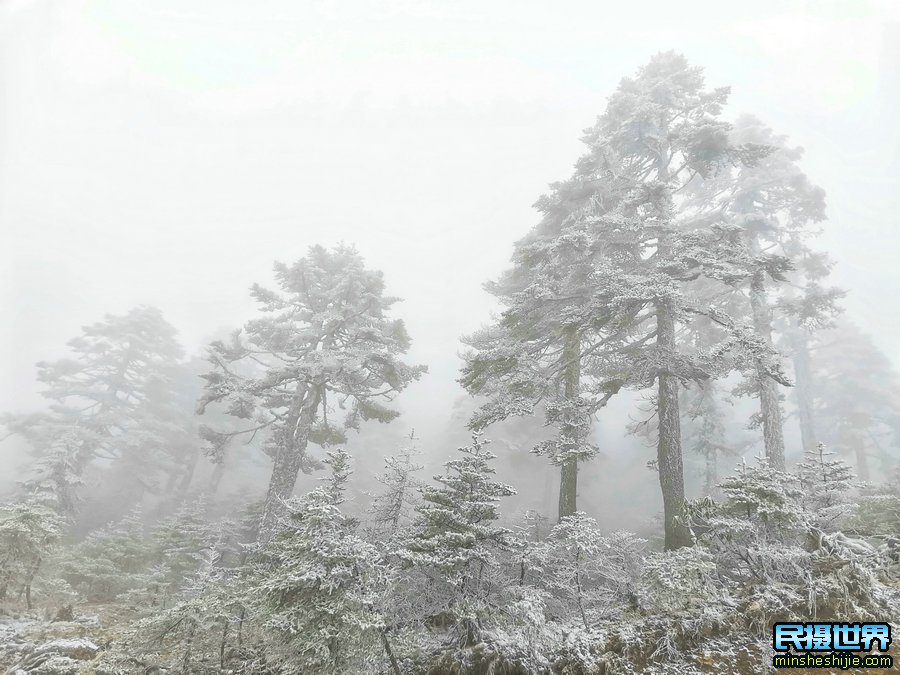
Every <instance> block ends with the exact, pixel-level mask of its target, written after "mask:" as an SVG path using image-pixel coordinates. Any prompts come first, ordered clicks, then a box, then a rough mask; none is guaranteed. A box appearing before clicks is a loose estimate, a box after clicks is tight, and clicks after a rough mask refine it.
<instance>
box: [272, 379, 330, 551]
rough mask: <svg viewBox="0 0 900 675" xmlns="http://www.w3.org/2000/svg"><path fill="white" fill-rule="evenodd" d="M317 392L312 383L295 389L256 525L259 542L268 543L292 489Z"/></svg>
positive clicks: (317, 404)
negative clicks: (258, 525) (264, 502)
mask: <svg viewBox="0 0 900 675" xmlns="http://www.w3.org/2000/svg"><path fill="white" fill-rule="evenodd" d="M320 396H321V393H320V392H319V390H318V389H317V388H315V387H312V388H304V389H303V390H302V391H300V392H298V393H297V395H296V398H295V402H294V405H293V406H292V409H291V411H290V413H289V415H288V417H287V419H286V420H285V426H284V431H283V433H282V434H281V439H280V442H279V443H278V452H277V454H276V455H275V465H274V466H273V467H272V477H271V478H270V480H269V490H268V492H267V493H266V504H265V507H264V510H263V516H262V521H261V522H260V527H259V542H260V543H261V544H263V545H265V544H268V543H269V542H270V541H272V538H273V537H274V536H275V533H276V531H277V530H278V520H279V518H280V517H281V515H282V514H283V513H284V510H285V509H284V502H285V500H287V499H288V498H290V496H291V494H293V492H294V486H295V485H296V484H297V476H298V475H299V474H300V469H301V467H302V466H303V460H304V458H305V456H306V446H307V444H308V443H309V431H310V427H311V426H312V423H313V421H315V416H316V410H317V408H318V407H319V401H320Z"/></svg>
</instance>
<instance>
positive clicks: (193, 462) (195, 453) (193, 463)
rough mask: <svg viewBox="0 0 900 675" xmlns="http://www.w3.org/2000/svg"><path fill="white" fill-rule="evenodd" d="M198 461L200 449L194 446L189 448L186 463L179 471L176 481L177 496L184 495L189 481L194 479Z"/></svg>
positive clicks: (188, 486) (189, 484)
mask: <svg viewBox="0 0 900 675" xmlns="http://www.w3.org/2000/svg"><path fill="white" fill-rule="evenodd" d="M199 461H200V449H199V448H194V449H193V450H191V454H190V456H189V458H188V461H187V464H186V465H185V467H184V469H183V470H182V473H181V480H180V481H179V482H178V488H177V489H178V496H179V497H184V496H185V495H186V494H187V492H188V489H189V488H190V487H191V483H192V482H193V480H194V473H195V472H196V471H197V464H198V463H199Z"/></svg>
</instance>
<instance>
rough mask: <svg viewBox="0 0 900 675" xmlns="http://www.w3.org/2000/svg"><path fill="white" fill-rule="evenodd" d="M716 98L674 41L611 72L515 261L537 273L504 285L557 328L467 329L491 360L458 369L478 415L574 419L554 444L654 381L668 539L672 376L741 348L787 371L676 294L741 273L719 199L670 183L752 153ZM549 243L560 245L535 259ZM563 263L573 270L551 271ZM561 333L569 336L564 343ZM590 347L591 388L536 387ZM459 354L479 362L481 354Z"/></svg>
mask: <svg viewBox="0 0 900 675" xmlns="http://www.w3.org/2000/svg"><path fill="white" fill-rule="evenodd" d="M727 95H728V91H727V89H715V90H712V91H709V90H706V89H705V88H704V81H703V75H702V71H701V69H699V68H695V67H691V66H689V65H688V63H687V61H686V60H685V59H684V57H682V56H680V55H677V54H674V53H663V54H658V55H657V56H655V57H654V58H653V59H652V60H651V61H650V63H649V64H647V65H646V66H645V67H643V68H642V69H640V71H639V72H638V74H637V76H636V77H634V78H626V79H624V80H623V81H622V82H621V84H620V85H619V87H618V89H617V90H616V92H615V93H614V94H613V95H612V96H611V97H610V99H609V102H608V105H607V109H606V112H605V113H604V114H603V115H601V116H600V118H599V119H598V121H597V123H596V124H595V125H594V126H593V127H592V128H591V129H589V130H588V132H587V135H586V136H585V139H584V140H585V142H586V144H587V146H588V153H587V154H586V155H585V156H584V157H582V159H581V160H579V162H578V164H577V165H576V173H575V176H574V177H573V178H572V179H570V180H569V181H567V182H566V183H563V184H561V185H559V186H556V189H555V191H554V192H553V193H552V194H551V195H550V196H549V197H546V198H544V199H543V200H541V201H540V202H539V204H538V207H539V208H540V209H541V210H542V211H543V212H544V213H545V214H548V218H547V220H546V221H545V223H544V225H545V226H546V227H545V228H544V230H546V233H544V232H542V231H540V228H539V231H538V232H536V233H535V234H534V235H533V237H532V238H533V240H534V242H535V244H534V245H535V246H537V247H538V253H537V254H535V255H533V258H532V259H528V258H526V257H523V260H533V261H534V264H543V265H544V266H545V267H546V268H547V272H546V273H545V274H543V275H538V273H537V272H535V273H530V274H526V275H525V277H524V279H525V281H524V282H523V283H520V284H519V285H518V286H516V285H513V290H514V291H515V292H516V293H518V295H517V296H515V297H514V298H513V299H514V300H515V301H516V303H517V304H512V303H510V302H509V301H507V302H506V304H507V305H508V306H511V307H517V308H518V307H522V308H523V309H522V311H521V312H520V313H521V314H522V315H523V316H524V318H525V320H526V323H525V326H526V328H528V327H529V323H528V322H531V323H532V324H534V325H536V326H538V327H540V328H543V326H545V325H546V326H554V325H555V326H561V327H563V328H565V331H563V332H562V333H560V331H556V332H555V333H554V332H553V331H551V330H531V329H530V328H529V330H525V331H522V332H520V333H519V334H518V335H517V334H510V330H509V329H508V328H507V327H506V326H503V325H501V326H500V329H501V331H500V333H499V335H498V336H497V337H494V336H492V335H491V333H490V332H488V333H487V334H486V335H484V336H483V337H482V336H476V338H478V340H477V341H476V344H475V346H476V347H478V348H479V349H480V351H481V352H482V353H484V354H485V355H486V359H487V361H488V363H489V367H487V368H483V369H482V370H483V371H484V373H485V374H484V376H483V379H484V383H482V382H481V381H479V380H478V377H479V376H480V374H479V373H478V372H477V371H476V373H475V376H474V377H473V376H472V375H471V374H470V373H464V379H463V383H464V384H465V385H466V386H467V387H469V388H470V390H472V391H476V392H483V393H488V394H491V395H492V396H493V398H494V401H492V404H490V405H489V407H488V409H487V410H486V414H485V415H484V417H483V418H482V419H483V420H486V421H490V420H491V419H492V417H493V416H498V417H502V416H504V415H507V414H514V413H516V412H519V413H524V414H530V413H531V411H532V410H533V408H534V402H535V400H540V399H542V398H549V399H550V400H551V403H552V404H553V405H552V406H551V408H552V409H554V408H555V409H556V410H559V411H560V417H561V420H562V422H563V423H564V425H563V426H566V425H568V426H570V427H571V428H572V429H574V431H573V432H571V433H563V434H562V437H563V440H565V441H566V442H565V443H561V444H560V446H565V448H566V449H570V448H571V440H572V439H576V438H577V439H579V441H581V440H582V439H584V432H583V430H584V429H585V428H586V427H587V419H588V416H587V415H585V414H578V415H575V413H576V412H579V413H591V412H593V410H595V409H596V407H597V406H599V405H601V404H602V403H603V401H604V400H605V398H606V397H608V396H609V395H612V394H613V393H614V392H615V391H618V389H619V388H621V387H623V386H626V387H631V388H635V389H644V388H650V387H655V389H656V392H655V398H654V408H655V417H656V419H657V421H658V440H657V465H658V469H659V480H660V486H661V489H662V493H663V506H664V522H665V541H666V546H667V547H668V548H674V547H677V546H682V545H685V544H687V543H688V541H689V538H688V535H687V531H686V530H685V529H684V528H683V527H682V526H680V525H679V521H678V519H677V515H678V514H679V513H680V511H681V507H682V505H683V502H684V470H683V459H682V448H681V429H680V415H679V405H678V393H679V387H680V384H681V383H684V382H690V381H700V380H705V379H707V378H709V377H711V376H713V375H716V374H719V373H720V372H721V371H722V370H723V369H724V368H725V367H726V366H727V365H731V364H732V362H736V361H737V360H738V356H739V357H740V360H741V361H743V362H748V361H752V362H755V363H758V364H759V365H760V367H762V368H764V369H765V370H766V373H767V375H768V376H770V377H773V378H776V379H778V380H779V381H782V382H785V380H784V376H783V375H782V374H781V372H780V368H779V367H778V364H777V362H776V361H775V359H774V358H773V355H774V354H773V351H772V348H771V345H769V344H768V342H767V341H766V339H765V338H764V337H763V336H760V335H758V334H757V333H756V332H755V330H754V329H753V327H752V326H747V325H743V324H741V323H740V322H737V321H735V320H734V319H732V318H731V317H730V316H728V315H727V313H725V312H724V311H723V309H722V307H721V303H716V302H714V301H713V300H711V299H708V298H705V297H703V296H702V295H701V296H699V297H698V295H696V294H695V293H688V292H687V291H688V286H689V285H690V284H693V283H694V282H696V281H697V280H698V279H709V280H714V281H716V282H718V283H719V284H720V285H722V284H725V285H727V284H735V283H741V282H743V281H744V280H746V279H747V278H748V275H749V274H750V272H749V271H748V269H747V266H746V256H745V250H744V247H743V246H742V244H741V241H740V237H739V233H738V232H736V231H735V230H734V229H733V228H729V227H728V226H727V224H726V223H724V222H722V217H721V213H720V212H719V210H718V207H717V205H715V204H712V203H711V202H710V200H696V199H688V198H687V196H686V194H685V193H684V192H682V191H683V190H684V188H685V186H687V185H688V184H690V183H691V182H692V181H693V180H695V179H702V178H705V177H711V176H715V175H717V174H718V173H720V172H725V173H727V167H730V166H731V165H733V164H735V163H741V162H747V163H752V162H754V161H756V160H758V158H759V156H760V155H761V154H763V153H762V151H761V150H760V149H759V148H758V147H756V146H738V145H734V144H733V143H732V142H731V141H730V126H729V125H728V124H727V123H725V122H724V121H722V120H721V119H720V113H721V109H722V105H723V104H724V103H725V101H726V99H727ZM557 246H558V247H559V249H560V250H561V251H563V252H564V253H565V254H566V255H565V256H559V257H556V258H554V257H551V256H547V255H544V250H545V249H546V250H549V251H552V252H555V251H556V247H557ZM526 252H527V249H526ZM544 260H546V262H542V261H544ZM534 264H533V265H532V266H534ZM563 265H565V269H573V270H575V271H574V272H572V273H569V272H566V271H561V270H560V269H557V268H559V267H561V266H563ZM521 266H522V267H525V265H521ZM539 269H540V268H539ZM531 279H536V280H537V281H538V282H539V283H535V284H531V283H529V282H530V281H531ZM551 282H553V283H551ZM691 288H693V287H691ZM505 292H506V290H505V289H504V293H505ZM529 297H531V298H534V302H531V303H530V304H529V302H528V300H529ZM543 315H546V316H547V317H549V318H542V316H543ZM696 316H705V317H706V318H707V319H710V320H712V321H714V322H715V323H716V324H717V325H718V326H719V327H720V328H721V333H722V336H721V339H720V340H719V341H718V342H717V343H716V344H715V345H714V346H712V347H710V348H709V349H708V350H705V351H704V352H700V353H697V352H696V351H694V350H691V349H684V348H683V347H684V345H679V344H678V342H677V339H676V330H677V329H678V328H679V327H683V326H684V325H686V324H688V323H690V321H691V320H692V319H693V318H694V317H696ZM536 322H537V323H536ZM513 325H515V322H513ZM490 330H491V329H489V331H490ZM503 331H506V333H505V334H504V332H503ZM495 332H497V331H496V329H495ZM566 336H568V337H569V338H571V339H569V340H566V339H560V338H561V337H562V338H565V337H566ZM477 342H482V343H484V344H483V345H482V344H477ZM532 343H534V344H535V345H536V348H535V347H534V346H533V345H532ZM492 350H493V351H492ZM586 355H591V356H592V357H594V364H593V365H591V368H590V369H591V371H592V372H590V374H589V377H590V379H591V380H593V381H594V383H595V384H594V386H593V387H592V388H591V389H592V390H593V391H592V393H593V395H591V396H584V395H582V393H581V391H580V389H581V388H583V387H579V386H571V387H569V388H568V389H569V390H570V391H571V393H572V395H571V396H566V395H563V396H558V395H557V396H554V397H551V396H549V394H551V393H552V390H551V391H548V383H551V384H552V383H554V381H555V380H554V378H553V377H550V375H553V374H555V373H561V372H562V370H563V369H562V368H561V367H560V366H562V365H572V364H579V366H584V361H585V359H584V357H585V356H586ZM726 355H730V358H729V359H725V356H726ZM548 356H552V357H555V363H556V364H557V365H556V366H555V369H554V368H550V369H548V367H547V364H546V361H547V357H548ZM471 361H475V363H476V365H477V357H476V359H471V358H470V362H471ZM492 368H493V371H494V372H492ZM585 375H588V373H587V372H586V371H583V372H582V373H577V372H576V371H575V369H574V366H573V367H572V369H571V371H566V373H565V377H563V378H562V383H565V382H571V383H572V384H573V385H582V383H583V381H584V380H585V379H586V378H585V377H583V376H585ZM576 376H578V377H576ZM492 379H493V380H494V382H495V384H491V382H490V381H491V380H492ZM556 381H557V382H558V381H559V378H556ZM473 384H474V385H475V386H473ZM556 386H557V387H558V388H559V387H560V385H556ZM589 391H590V390H589ZM557 401H559V403H557ZM491 405H492V406H493V408H492V407H490V406H491ZM495 411H496V412H495ZM575 432H577V433H575Z"/></svg>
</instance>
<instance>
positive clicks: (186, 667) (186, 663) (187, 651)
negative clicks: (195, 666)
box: [182, 620, 197, 673]
mask: <svg viewBox="0 0 900 675" xmlns="http://www.w3.org/2000/svg"><path fill="white" fill-rule="evenodd" d="M196 630H197V624H196V623H195V622H194V621H193V620H191V627H190V628H189V629H188V635H187V640H186V643H187V644H186V645H185V647H184V659H183V660H182V664H183V665H182V672H185V673H189V672H191V668H190V666H191V651H192V650H193V647H194V633H195V632H196Z"/></svg>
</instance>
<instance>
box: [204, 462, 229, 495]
mask: <svg viewBox="0 0 900 675" xmlns="http://www.w3.org/2000/svg"><path fill="white" fill-rule="evenodd" d="M224 475H225V459H224V458H222V461H219V462H216V464H215V466H214V467H213V470H212V474H210V477H209V484H208V485H207V486H206V493H207V494H210V495H214V494H216V492H218V491H219V484H220V483H221V482H222V476H224Z"/></svg>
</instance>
